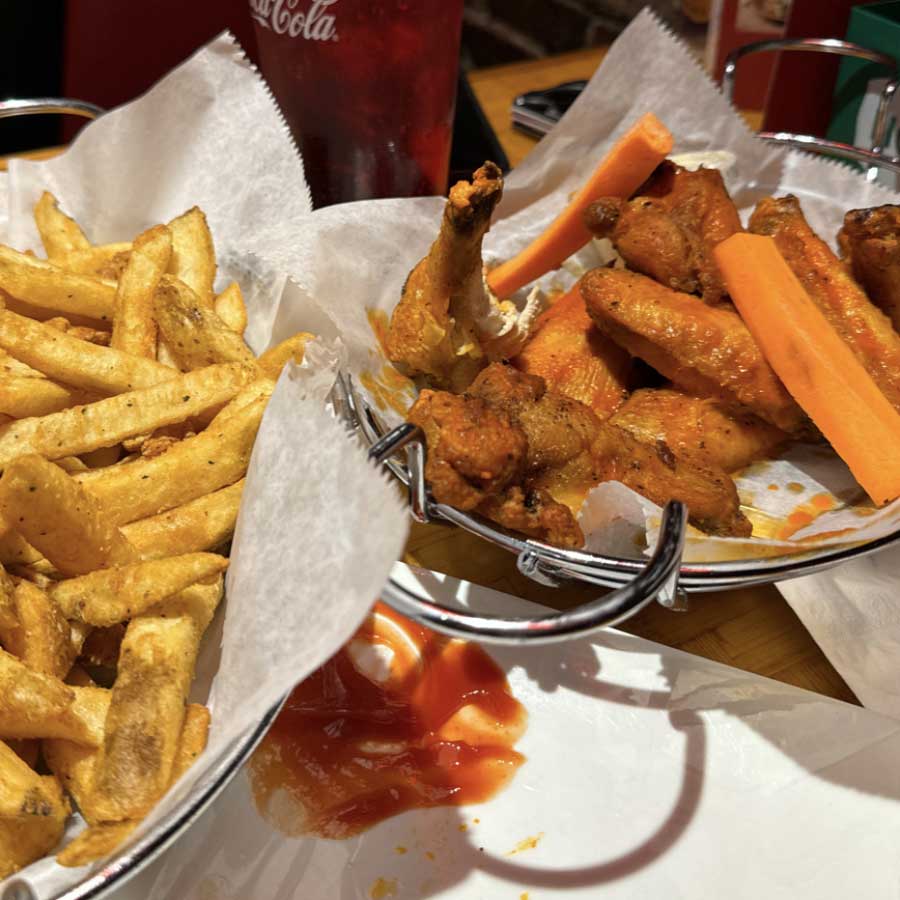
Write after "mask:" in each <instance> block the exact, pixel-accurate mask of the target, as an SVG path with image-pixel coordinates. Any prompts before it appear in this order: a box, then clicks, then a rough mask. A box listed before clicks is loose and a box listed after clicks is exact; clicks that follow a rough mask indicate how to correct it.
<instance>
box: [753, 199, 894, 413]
mask: <svg viewBox="0 0 900 900" xmlns="http://www.w3.org/2000/svg"><path fill="white" fill-rule="evenodd" d="M750 230H751V231H752V232H754V233H755V234H766V235H769V236H771V237H772V238H774V240H775V243H776V244H777V245H778V249H779V251H780V252H781V255H782V256H783V257H784V259H785V261H786V262H787V264H788V265H789V266H790V267H791V269H792V270H793V272H794V274H795V275H796V276H797V278H798V279H799V281H800V283H801V284H802V285H803V287H804V288H805V289H806V292H807V293H808V294H809V296H810V297H811V298H812V301H813V302H814V303H815V304H816V306H818V307H819V309H820V310H821V311H822V313H823V314H824V316H825V318H826V319H828V321H829V323H830V324H831V326H832V328H834V330H835V331H836V332H837V333H838V334H839V335H840V336H841V337H842V338H843V340H844V342H845V343H846V344H847V345H848V346H849V347H850V349H851V350H852V351H853V353H854V355H855V356H856V358H857V359H858V360H859V361H860V363H862V365H863V367H864V368H865V370H866V371H867V372H868V373H869V375H871V376H872V380H873V381H874V382H875V383H876V384H877V385H878V387H879V388H881V391H882V393H883V394H884V395H885V396H886V397H887V398H888V400H890V402H891V404H892V405H893V406H894V407H895V408H896V409H900V335H898V334H897V332H896V331H894V327H893V325H892V324H891V320H890V319H889V318H888V317H887V316H886V315H885V314H884V313H883V312H881V310H880V309H878V308H877V307H876V306H875V305H874V304H873V303H872V302H871V301H870V300H869V298H868V297H867V296H866V295H865V293H864V292H863V290H862V288H860V286H859V285H858V284H857V283H856V282H855V281H854V280H853V278H852V276H851V275H850V273H849V272H848V271H847V269H846V268H845V267H844V265H843V264H842V263H841V261H840V260H839V259H838V258H837V256H836V255H835V254H834V253H833V252H832V251H831V249H830V248H829V246H828V245H827V244H826V243H825V242H824V241H823V240H822V239H821V238H820V237H818V235H816V233H815V232H814V231H813V230H812V228H810V227H809V223H808V222H807V221H806V218H805V216H804V215H803V211H802V210H801V209H800V202H799V201H798V200H797V198H796V197H794V196H791V195H788V196H787V197H780V198H778V199H776V198H774V197H766V198H764V199H763V200H760V202H759V204H758V205H757V207H756V209H755V210H754V212H753V215H752V216H751V218H750Z"/></svg>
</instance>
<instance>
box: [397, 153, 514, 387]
mask: <svg viewBox="0 0 900 900" xmlns="http://www.w3.org/2000/svg"><path fill="white" fill-rule="evenodd" d="M502 192H503V179H502V177H501V174H500V169H499V168H498V167H497V166H496V165H494V163H490V162H488V163H485V164H484V166H482V167H481V168H480V169H479V170H478V171H477V172H475V174H474V175H473V177H472V181H471V182H468V181H460V182H458V183H457V184H456V185H454V187H453V188H452V189H451V190H450V196H449V198H448V200H447V204H446V206H445V208H444V216H443V220H442V222H441V230H440V233H439V235H438V237H437V240H435V242H434V243H433V244H432V246H431V249H430V250H429V252H428V255H427V256H426V257H425V258H424V259H422V260H421V261H420V262H419V264H418V265H417V266H416V267H415V268H414V269H413V270H412V272H411V273H410V275H409V278H407V280H406V284H405V285H404V288H403V294H402V296H401V298H400V302H399V304H398V305H397V307H396V308H395V309H394V313H393V315H392V316H391V323H390V327H389V329H388V334H387V351H388V356H389V358H390V360H391V362H393V363H394V365H395V366H397V368H398V369H399V370H400V371H401V372H402V373H403V374H404V375H409V376H416V375H424V376H426V378H427V379H428V380H429V382H430V383H431V384H433V385H434V386H436V387H448V388H450V389H451V390H456V391H459V390H462V389H464V388H465V387H466V386H467V385H468V384H469V382H471V380H472V378H473V377H474V376H475V374H476V373H477V372H478V370H479V369H481V368H483V367H484V365H485V364H486V362H487V360H486V359H485V354H484V351H483V349H482V346H481V343H480V340H479V335H478V331H477V326H476V315H477V313H478V311H479V309H481V308H483V307H484V305H485V304H486V303H487V300H486V298H485V292H486V288H485V286H484V279H483V276H482V259H481V244H482V240H483V238H484V235H485V233H486V232H487V230H488V228H489V226H490V223H491V215H492V214H493V212H494V207H496V205H497V203H498V202H499V201H500V196H501V194H502Z"/></svg>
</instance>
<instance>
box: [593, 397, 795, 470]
mask: <svg viewBox="0 0 900 900" xmlns="http://www.w3.org/2000/svg"><path fill="white" fill-rule="evenodd" d="M610 424H612V425H616V426H617V427H619V428H624V429H625V431H627V432H629V433H630V434H632V435H634V437H636V438H638V439H639V440H641V441H643V442H644V443H647V444H655V443H657V442H660V441H661V442H663V443H664V444H665V445H666V446H667V447H669V449H670V450H671V451H672V452H673V453H674V454H675V455H676V456H678V457H680V458H684V459H688V460H696V461H697V462H699V463H701V464H702V465H707V466H709V465H712V466H717V467H719V468H721V469H724V470H725V471H726V472H735V471H737V470H738V469H742V468H743V467H744V466H747V465H749V464H750V463H752V462H754V461H755V460H758V459H763V458H765V457H767V456H769V455H770V454H771V453H772V452H773V451H774V450H775V449H776V448H777V447H778V446H780V445H781V444H783V443H784V442H785V441H787V440H788V435H787V434H785V433H784V432H783V431H782V430H781V429H779V428H776V427H775V426H774V425H770V424H769V423H768V422H764V421H763V420H762V419H760V418H758V417H757V416H755V415H753V413H751V412H750V411H749V410H746V409H739V408H737V407H727V406H725V405H724V404H723V403H721V402H720V401H718V400H713V399H710V398H708V397H695V396H692V395H691V394H686V393H684V392H683V391H679V390H675V389H672V388H644V389H642V390H639V391H635V392H634V393H633V394H632V395H631V396H630V397H629V398H628V402H627V403H626V404H625V405H624V406H623V407H622V408H621V409H620V410H619V411H618V412H617V413H616V414H615V415H614V416H613V417H612V418H611V419H610Z"/></svg>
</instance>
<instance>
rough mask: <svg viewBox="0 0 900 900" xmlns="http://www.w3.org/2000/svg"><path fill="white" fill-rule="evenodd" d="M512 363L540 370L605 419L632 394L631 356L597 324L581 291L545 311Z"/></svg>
mask: <svg viewBox="0 0 900 900" xmlns="http://www.w3.org/2000/svg"><path fill="white" fill-rule="evenodd" d="M512 364H513V365H514V366H515V367H516V368H518V369H521V370H522V371H523V372H528V373H530V374H532V375H540V376H541V378H543V379H544V381H545V382H546V383H547V388H548V390H550V391H554V392H556V393H559V394H564V395H565V396H566V397H571V398H572V399H573V400H578V401H580V402H581V403H583V404H584V405H585V406H587V407H589V408H590V409H591V410H593V412H594V414H595V415H596V416H597V417H598V418H599V419H600V420H603V419H607V418H609V416H611V415H612V414H613V413H614V412H615V411H616V410H617V409H618V408H619V407H620V406H621V405H622V404H623V403H624V402H625V399H626V397H627V396H628V390H627V387H628V377H629V375H630V372H631V358H630V357H629V356H628V354H627V353H625V351H624V350H622V349H621V348H620V347H618V346H616V344H614V343H613V342H612V341H611V340H609V338H607V337H606V336H605V335H604V334H602V333H601V332H600V331H599V330H598V329H597V328H596V327H595V325H594V323H593V322H592V321H591V317H590V316H589V315H588V314H587V309H586V308H585V305H584V298H583V297H582V296H581V293H580V292H579V291H577V290H576V291H570V292H569V293H568V294H565V295H563V296H562V297H560V298H559V299H558V300H557V301H556V302H555V303H554V304H553V306H551V307H550V308H549V309H548V310H545V311H544V312H543V313H541V315H540V317H539V318H538V320H537V322H536V323H535V328H534V331H533V332H532V334H531V336H530V337H529V338H528V341H527V343H526V344H525V346H524V347H523V348H522V351H521V352H520V353H519V355H518V356H516V357H515V358H514V359H513V360H512Z"/></svg>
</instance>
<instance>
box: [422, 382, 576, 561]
mask: <svg viewBox="0 0 900 900" xmlns="http://www.w3.org/2000/svg"><path fill="white" fill-rule="evenodd" d="M408 420H409V421H410V422H412V423H413V424H415V425H418V426H419V427H420V428H421V429H422V430H423V432H424V433H425V440H426V445H427V449H428V452H427V457H426V462H425V478H426V481H427V482H428V485H429V487H430V489H431V492H432V494H433V495H434V497H435V499H436V500H437V501H438V502H439V503H446V504H447V505H448V506H455V507H456V508H457V509H461V510H464V511H475V512H479V513H481V514H482V515H484V516H486V517H487V518H489V519H492V520H493V521H495V522H497V523H499V524H500V525H502V526H504V527H505V528H510V529H513V530H516V531H521V532H523V533H524V534H527V535H529V536H530V537H534V538H537V539H538V540H543V541H548V542H550V543H552V544H556V545H558V546H562V547H580V546H582V544H584V535H583V534H582V533H581V529H580V528H579V527H578V525H577V523H576V522H575V518H574V516H573V515H572V513H571V511H570V510H569V509H568V508H567V507H565V506H563V505H561V504H559V503H557V502H556V501H555V500H554V499H553V498H552V497H551V496H550V495H549V494H548V493H547V492H546V491H543V490H531V489H528V488H527V487H523V486H522V485H521V484H520V482H522V481H523V480H524V478H525V474H526V471H527V466H528V452H529V444H528V439H527V437H526V435H525V432H524V430H523V429H522V428H521V427H520V425H519V424H518V423H517V422H515V421H513V420H511V418H510V416H509V415H508V413H507V412H505V411H504V410H503V409H502V408H501V407H496V408H495V407H493V406H492V405H491V404H490V403H489V402H488V401H486V400H484V399H482V398H480V397H476V396H471V395H465V394H463V395H456V394H450V393H448V392H446V391H429V390H426V391H422V393H421V394H420V395H419V397H418V399H417V400H416V402H415V403H414V404H413V406H412V408H411V409H410V411H409V414H408Z"/></svg>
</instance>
